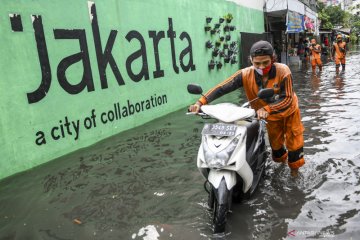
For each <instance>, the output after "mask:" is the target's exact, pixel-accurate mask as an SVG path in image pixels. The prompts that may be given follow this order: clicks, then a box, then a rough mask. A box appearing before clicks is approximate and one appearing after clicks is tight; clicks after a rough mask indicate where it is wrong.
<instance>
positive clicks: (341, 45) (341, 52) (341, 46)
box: [331, 34, 346, 73]
mask: <svg viewBox="0 0 360 240" xmlns="http://www.w3.org/2000/svg"><path fill="white" fill-rule="evenodd" d="M345 57H346V42H344V41H343V40H342V35H341V34H338V35H337V36H336V42H334V43H333V47H332V51H331V60H334V59H335V66H336V73H339V69H340V63H341V67H342V71H345V62H346V60H345Z"/></svg>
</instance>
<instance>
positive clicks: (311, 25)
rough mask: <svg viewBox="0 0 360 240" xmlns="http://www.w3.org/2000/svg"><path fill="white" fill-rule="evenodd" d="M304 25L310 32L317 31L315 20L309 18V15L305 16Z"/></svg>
mask: <svg viewBox="0 0 360 240" xmlns="http://www.w3.org/2000/svg"><path fill="white" fill-rule="evenodd" d="M304 26H305V30H307V31H308V32H314V31H315V24H314V20H313V19H311V18H309V17H308V16H304Z"/></svg>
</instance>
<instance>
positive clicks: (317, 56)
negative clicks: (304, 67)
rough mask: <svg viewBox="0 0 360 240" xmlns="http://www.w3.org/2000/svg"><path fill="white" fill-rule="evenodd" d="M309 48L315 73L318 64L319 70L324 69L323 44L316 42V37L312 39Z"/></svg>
mask: <svg viewBox="0 0 360 240" xmlns="http://www.w3.org/2000/svg"><path fill="white" fill-rule="evenodd" d="M309 50H310V62H311V68H312V72H313V73H315V71H316V66H318V67H319V71H322V61H321V46H320V45H319V44H317V43H316V39H315V38H313V39H311V45H310V47H309Z"/></svg>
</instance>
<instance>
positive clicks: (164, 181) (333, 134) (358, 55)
mask: <svg viewBox="0 0 360 240" xmlns="http://www.w3.org/2000/svg"><path fill="white" fill-rule="evenodd" d="M359 49H360V47H359V46H357V47H356V48H353V49H352V52H351V54H349V55H348V57H347V69H346V71H345V72H342V73H340V74H339V75H337V74H336V73H335V65H334V63H333V62H329V63H326V64H325V66H324V71H323V72H322V73H316V74H315V75H313V74H311V70H310V69H309V68H306V67H304V66H300V67H298V66H294V67H292V71H293V75H294V89H295V91H296V92H297V95H298V97H299V100H300V108H301V113H302V120H303V123H304V126H305V133H304V136H305V154H306V165H305V166H304V167H303V168H302V169H301V173H300V176H299V177H298V178H292V177H290V172H289V169H288V167H287V166H285V165H279V164H275V163H273V162H269V163H268V165H267V168H266V174H265V177H264V180H263V181H262V182H261V184H260V186H259V189H258V191H257V192H256V193H255V195H254V196H253V197H252V198H251V199H250V200H249V201H247V202H245V203H242V204H237V205H233V209H232V213H231V214H229V218H228V228H227V232H226V234H225V236H222V237H221V239H359V236H360V228H359V225H360V213H359V211H360V203H359V201H360V151H359V150H360V147H359V146H360V114H359V110H360V107H359V105H360V91H359V90H360V64H359V63H360V52H359ZM238 97H239V93H234V94H231V95H229V96H226V97H224V98H222V99H220V100H218V101H236V102H237V101H239V100H238ZM240 101H242V100H241V99H240ZM184 112H185V109H183V110H181V111H177V112H174V113H172V114H169V115H167V116H165V117H163V118H160V119H157V120H154V121H152V122H150V123H148V124H145V125H143V126H140V127H138V128H135V129H133V130H130V131H126V132H124V133H121V134H119V135H117V136H114V137H112V138H109V139H106V140H104V141H102V142H99V143H98V144H96V145H93V146H91V147H89V148H85V149H81V150H79V151H77V152H74V153H72V154H69V155H67V156H64V157H61V158H59V159H57V160H55V161H52V162H50V163H47V164H44V165H42V166H40V167H37V168H35V169H32V170H30V171H27V172H23V173H21V174H17V175H15V176H12V177H10V178H7V179H4V180H2V181H0V206H1V208H0V239H36V240H38V239H59V240H65V239H66V240H67V239H106V240H108V239H109V240H110V239H144V240H153V239H218V238H219V236H214V235H213V234H212V233H211V231H212V229H211V220H210V219H211V214H210V213H209V212H208V210H207V208H206V200H207V195H206V192H205V191H204V189H203V181H204V180H203V179H202V177H201V175H200V173H199V172H198V170H197V168H196V161H195V159H196V154H197V149H198V146H199V143H200V131H201V128H202V124H203V121H202V120H201V119H198V118H196V117H189V116H185V114H184Z"/></svg>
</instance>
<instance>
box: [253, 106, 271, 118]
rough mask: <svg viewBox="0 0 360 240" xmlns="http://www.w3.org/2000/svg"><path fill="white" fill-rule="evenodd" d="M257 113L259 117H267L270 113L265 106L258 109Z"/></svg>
mask: <svg viewBox="0 0 360 240" xmlns="http://www.w3.org/2000/svg"><path fill="white" fill-rule="evenodd" d="M256 114H257V118H258V119H266V118H267V117H268V116H269V113H268V112H267V111H266V110H265V109H264V108H260V109H259V110H257V112H256Z"/></svg>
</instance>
